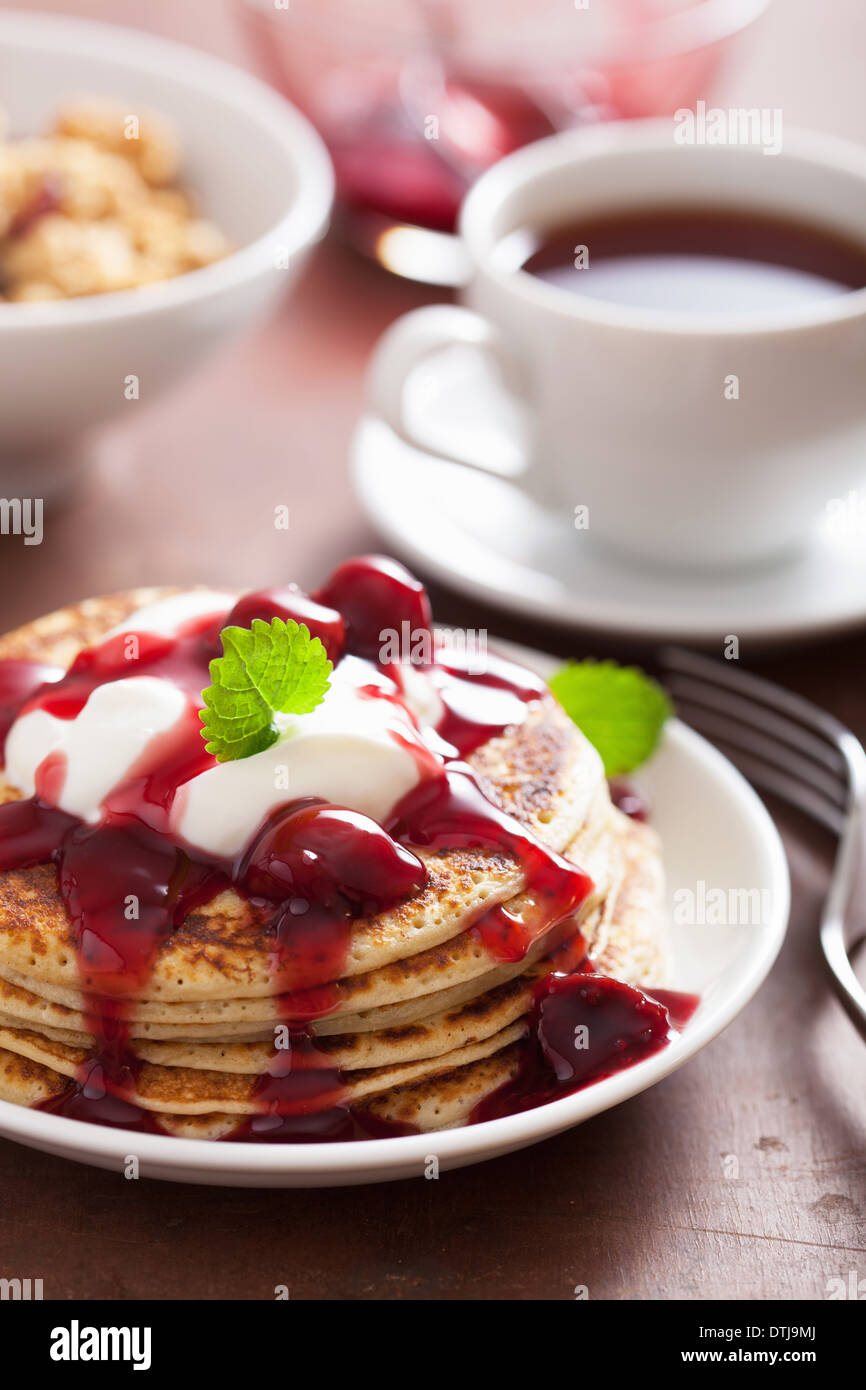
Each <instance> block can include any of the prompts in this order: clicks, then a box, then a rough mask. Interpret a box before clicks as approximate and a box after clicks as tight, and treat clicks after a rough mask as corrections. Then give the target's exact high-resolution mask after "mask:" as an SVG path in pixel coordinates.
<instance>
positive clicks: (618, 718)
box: [550, 661, 674, 777]
mask: <svg viewBox="0 0 866 1390" xmlns="http://www.w3.org/2000/svg"><path fill="white" fill-rule="evenodd" d="M550 688H551V690H552V691H553V693H554V695H555V696H556V698H557V700H558V701H559V703H560V704H561V705H562V707H563V709H564V710H565V712H566V714H567V715H568V716H569V718H571V719H573V720H574V722H575V724H576V725H577V726H578V728H579V729H580V730H581V731H582V733H584V734H585V735H586V737H587V738H588V739H589V741H590V743H592V744H594V745H595V747H596V748H597V749H598V751H599V753H600V754H601V757H602V761H603V763H604V771H605V775H606V776H607V777H617V776H619V775H620V774H621V773H624V772H633V771H634V769H635V768H636V767H640V765H641V763H645V762H646V761H647V759H648V758H649V757H651V756H652V754H653V753H654V752H655V749H656V746H657V744H658V741H659V739H660V737H661V732H662V729H663V727H664V723H665V720H666V719H668V718H670V716H671V715H672V714H673V712H674V710H673V705H672V704H671V702H670V700H669V699H668V697H667V695H666V694H665V692H664V691H663V690H662V688H661V686H660V685H657V684H656V682H655V681H654V680H650V678H649V676H646V675H644V673H643V671H639V670H637V668H636V667H634V666H619V665H617V663H616V662H615V661H569V662H567V664H566V665H565V666H563V667H562V668H561V670H559V671H557V673H556V675H555V676H554V677H553V679H552V680H551V682H550Z"/></svg>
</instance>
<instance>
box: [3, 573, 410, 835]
mask: <svg viewBox="0 0 866 1390" xmlns="http://www.w3.org/2000/svg"><path fill="white" fill-rule="evenodd" d="M233 601H234V600H233V598H232V596H231V595H225V594H217V593H214V592H212V591H195V592H192V593H187V594H180V595H177V596H173V597H170V598H167V599H163V600H160V601H159V602H157V603H155V604H153V605H151V606H149V607H148V608H146V609H142V610H141V611H140V612H138V613H135V614H133V615H132V617H131V618H129V619H127V621H126V622H125V623H124V624H122V625H121V626H119V627H118V628H116V629H114V630H113V634H111V635H116V634H117V633H118V632H121V633H134V632H156V633H160V634H162V635H164V636H171V635H173V634H174V633H176V632H177V631H178V629H179V628H180V627H181V626H182V624H183V623H185V622H187V621H189V620H190V619H192V618H195V617H204V616H206V615H209V614H211V613H213V614H216V615H219V614H221V613H225V612H226V611H227V610H228V609H229V608H230V607H231V606H232V603H233ZM412 694H413V697H414V698H412V699H411V701H410V699H409V698H407V693H406V692H404V691H401V690H400V689H398V686H397V684H396V683H395V682H394V681H392V680H390V679H389V678H388V677H387V676H385V675H384V674H383V673H382V671H381V670H380V669H379V668H378V667H376V666H375V665H373V664H372V663H371V662H367V661H364V660H362V659H360V658H358V657H352V656H348V657H344V658H343V660H342V661H340V662H339V664H338V665H337V667H336V668H335V670H334V671H333V673H332V676H331V687H330V689H329V690H328V692H327V694H326V695H325V698H324V700H323V701H322V702H321V704H320V705H318V706H317V708H316V709H314V710H313V711H312V712H311V713H309V714H302V715H278V716H277V719H276V723H277V727H278V729H279V733H280V737H279V740H278V742H276V743H274V744H272V746H271V747H270V748H267V749H265V750H264V751H263V752H261V753H255V754H253V755H252V756H250V757H248V758H240V759H237V760H236V761H233V762H225V763H214V765H213V766H212V767H210V768H208V769H207V770H206V771H204V772H202V773H199V774H198V775H197V776H194V777H191V778H189V779H188V780H187V781H185V782H182V783H181V784H180V785H179V786H178V788H177V790H176V791H175V793H174V796H173V799H172V802H171V805H170V808H169V824H170V827H171V830H172V832H173V834H175V835H176V836H177V837H178V838H179V839H181V840H183V841H185V842H186V843H187V844H189V845H190V846H192V847H194V848H198V849H200V850H202V851H203V852H204V853H205V854H206V855H209V856H214V857H219V858H234V857H236V856H237V855H239V854H241V853H243V851H244V849H245V848H246V847H247V845H248V844H249V843H250V841H251V840H252V839H253V838H254V836H255V835H256V833H257V831H258V830H259V828H260V827H261V825H262V823H263V821H264V820H265V819H266V818H267V816H268V815H269V814H270V813H271V812H272V811H274V810H276V809H277V808H278V807H279V806H281V805H285V803H286V802H289V801H294V800H296V799H298V798H300V797H307V796H317V797H322V798H324V799H325V800H327V801H331V802H334V803H336V804H337V805H341V806H346V807H348V808H350V809H351V810H354V811H359V812H361V813H363V814H365V815H368V816H371V817H372V818H373V819H374V820H376V821H379V822H382V821H384V820H385V819H387V816H388V813H389V812H390V811H391V809H392V808H393V807H394V806H395V805H396V803H397V802H398V801H399V800H400V799H401V797H403V796H405V795H406V793H407V792H409V791H411V789H412V788H413V787H414V786H416V785H417V783H418V782H419V780H420V779H421V778H422V777H423V776H426V775H429V773H430V771H431V770H432V769H433V766H434V759H433V757H432V755H431V752H430V750H429V748H428V747H427V745H426V744H425V742H424V739H423V737H422V734H421V732H420V731H419V727H418V723H422V724H423V723H425V722H426V719H429V718H430V716H431V715H432V714H433V713H434V708H435V697H431V695H430V693H425V692H424V691H422V690H421V689H419V687H418V682H417V681H414V682H413V691H412ZM415 705H417V707H418V711H419V714H420V716H421V718H420V720H418V722H416V718H415V717H414V711H413V709H412V706H415ZM188 716H189V696H188V695H187V694H186V693H185V692H184V691H183V690H181V689H180V688H179V687H178V686H176V685H174V684H173V683H172V682H171V681H170V680H166V679H163V678H161V677H155V676H147V675H142V676H130V677H127V678H124V679H119V680H112V681H108V682H106V683H105V684H103V685H99V686H97V687H96V688H95V689H94V690H93V691H92V692H91V694H90V695H89V697H88V699H87V701H86V703H85V704H84V706H83V707H82V709H81V710H80V711H79V713H78V714H77V715H76V716H75V718H73V719H58V718H56V717H55V716H53V715H52V714H49V713H48V712H47V711H45V710H41V709H34V710H31V711H29V712H28V713H25V714H23V715H21V716H20V717H19V718H18V719H17V720H16V721H15V722H14V723H13V725H12V728H11V730H10V732H9V736H8V738H7V742H6V775H7V777H8V778H9V780H10V782H12V783H13V784H14V785H15V786H16V787H17V788H18V789H19V790H20V791H21V792H23V793H24V794H25V795H27V796H32V795H33V794H34V792H35V789H36V783H37V774H38V771H39V768H40V766H41V764H42V763H43V762H44V760H45V759H46V758H47V757H49V755H52V754H55V755H58V754H59V755H61V756H62V758H63V761H64V764H65V776H64V778H63V781H62V786H61V788H60V791H59V793H58V797H57V805H58V806H59V808H60V809H61V810H63V811H66V812H68V813H69V814H70V815H75V816H78V817H80V819H82V820H84V821H88V822H91V823H96V822H98V821H99V820H100V819H101V817H102V814H103V803H104V802H105V800H106V798H107V797H108V796H109V795H110V794H111V793H112V792H113V791H114V790H115V789H116V788H118V787H119V786H121V785H122V784H123V782H124V781H125V780H126V778H127V777H128V776H129V775H130V774H131V773H132V771H133V769H134V768H135V766H136V764H140V760H141V759H142V758H143V757H146V755H147V753H148V749H149V747H150V745H151V743H152V742H153V741H154V740H158V739H160V738H163V737H164V736H165V735H166V734H167V733H169V731H171V730H172V729H174V728H175V727H176V726H177V727H179V726H180V724H181V721H183V720H184V719H186V718H188ZM425 717H426V718H425Z"/></svg>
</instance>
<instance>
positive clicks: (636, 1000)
mask: <svg viewBox="0 0 866 1390" xmlns="http://www.w3.org/2000/svg"><path fill="white" fill-rule="evenodd" d="M591 970H592V967H591V965H590V964H589V962H586V970H585V971H578V972H577V973H573V974H570V975H548V976H547V978H546V979H544V980H542V981H541V982H540V983H539V985H538V986H537V989H536V993H535V1001H534V1003H533V1007H532V1010H531V1013H530V1016H529V1037H528V1039H527V1043H526V1046H525V1048H524V1050H523V1054H522V1058H521V1064H520V1070H519V1072H518V1074H517V1076H516V1077H515V1078H514V1080H513V1081H509V1082H507V1084H506V1085H505V1086H502V1087H500V1089H499V1090H498V1091H495V1092H494V1093H493V1094H492V1095H490V1096H488V1097H487V1098H486V1099H485V1100H483V1101H482V1102H481V1103H480V1105H478V1106H476V1108H475V1110H474V1111H473V1114H472V1121H471V1122H472V1123H474V1124H478V1123H480V1122H481V1121H482V1120H495V1119H500V1118H501V1117H502V1116H504V1115H513V1114H515V1113H517V1112H518V1111H522V1110H531V1109H534V1108H535V1106H537V1105H545V1104H547V1103H548V1102H549V1101H552V1100H558V1099H560V1098H561V1097H562V1096H566V1095H571V1094H573V1093H574V1092H575V1091H580V1090H582V1089H583V1088H584V1087H585V1086H589V1085H591V1084H592V1083H593V1082H595V1081H601V1080H603V1079H604V1078H605V1077H608V1076H613V1075H614V1074H615V1073H616V1072H618V1071H622V1070H623V1069H624V1068H626V1067H631V1066H634V1065H635V1063H636V1062H642V1061H644V1059H645V1058H647V1057H652V1056H653V1054H654V1053H656V1052H660V1051H661V1049H662V1048H663V1047H666V1046H667V1044H668V1043H669V1042H670V1041H671V1039H672V1038H673V1036H674V1035H675V1032H676V1031H677V1030H678V1029H681V1028H683V1027H684V1026H685V1024H686V1023H687V1022H688V1020H689V1018H690V1017H691V1015H692V1014H693V1013H694V1010H695V1009H696V1007H697V1005H698V1002H699V1001H698V999H697V997H696V996H695V995H686V994H677V993H676V992H674V991H673V990H664V991H656V990H651V991H649V992H644V991H642V990H640V989H635V988H634V987H633V986H632V985H627V984H624V983H623V982H622V981H621V980H612V979H610V978H609V977H608V976H606V975H596V974H594V973H590V972H591Z"/></svg>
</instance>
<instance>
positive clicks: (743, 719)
mask: <svg viewBox="0 0 866 1390" xmlns="http://www.w3.org/2000/svg"><path fill="white" fill-rule="evenodd" d="M669 689H670V692H671V694H672V695H673V697H674V701H675V703H677V704H679V702H680V700H682V699H691V700H693V701H694V702H695V703H697V704H700V705H703V706H705V707H706V708H707V709H710V710H717V711H718V712H719V713H720V714H722V715H726V716H729V717H731V718H734V719H736V720H737V722H738V723H739V724H740V725H746V726H747V727H748V728H751V729H755V730H756V731H757V732H758V733H760V734H761V735H762V736H763V737H767V736H769V737H771V738H773V739H774V740H776V741H778V742H780V743H783V744H786V745H787V747H788V748H790V749H792V750H793V751H794V753H795V755H796V757H797V758H798V759H799V760H806V759H809V760H813V761H814V762H815V763H817V764H819V766H820V768H823V769H827V770H829V772H830V773H832V774H833V781H834V783H836V782H838V779H839V778H840V777H845V778H846V780H847V768H846V764H845V759H844V758H843V756H842V754H841V753H840V751H839V747H838V744H836V742H835V741H834V742H833V743H832V744H831V743H828V742H827V739H826V738H825V737H824V736H822V735H818V734H814V733H812V732H811V731H810V730H808V729H804V728H803V726H802V725H801V724H795V723H794V722H793V721H792V720H790V719H788V718H787V717H786V716H785V715H783V714H779V713H777V712H776V711H775V710H773V711H772V712H771V711H770V710H769V708H768V707H767V706H764V705H756V704H755V703H754V702H753V701H752V700H749V699H747V698H746V697H745V696H744V695H740V694H738V693H737V691H736V690H733V689H729V688H727V687H726V688H724V689H723V690H719V688H718V686H715V685H713V686H711V685H709V684H708V683H707V682H706V681H704V680H697V679H696V678H695V677H694V676H681V675H679V674H677V673H674V675H673V678H672V679H671V680H670V681H669ZM786 756H787V755H786ZM807 771H808V773H809V775H811V773H812V768H811V767H810V768H808V769H807ZM820 775H826V774H823V773H822V774H820Z"/></svg>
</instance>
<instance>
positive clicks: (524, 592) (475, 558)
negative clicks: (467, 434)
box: [352, 416, 866, 650]
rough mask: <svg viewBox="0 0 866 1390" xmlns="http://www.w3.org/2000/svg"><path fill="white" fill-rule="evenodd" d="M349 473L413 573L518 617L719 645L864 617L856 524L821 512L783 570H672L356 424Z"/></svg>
mask: <svg viewBox="0 0 866 1390" xmlns="http://www.w3.org/2000/svg"><path fill="white" fill-rule="evenodd" d="M443 428H444V427H443V423H442V421H441V419H440V421H439V422H438V427H437V432H441V431H442V430H443ZM495 432H496V434H497V435H501V433H502V431H500V430H498V429H497V430H496V431H495ZM510 437H511V442H512V444H513V439H514V435H513V433H512V434H511V436H510ZM352 472H353V477H354V482H355V487H356V490H357V493H358V496H359V498H360V501H361V504H362V506H363V508H364V510H365V512H366V514H367V516H368V517H369V518H370V520H371V521H372V522H373V524H374V525H375V526H376V528H377V530H378V531H379V532H380V533H381V534H382V536H383V537H384V539H385V541H386V543H387V545H388V548H389V549H392V550H394V551H395V552H396V553H397V554H398V555H400V556H402V557H403V558H404V559H406V560H407V561H408V562H409V564H410V565H414V566H416V567H417V568H418V570H419V571H420V572H421V573H422V575H423V574H425V573H426V574H427V575H430V576H433V577H434V578H436V579H438V580H440V581H441V582H442V583H443V584H446V585H448V586H450V587H452V588H456V589H459V590H461V591H462V592H464V593H466V594H469V595H470V596H471V597H472V598H475V599H478V600H480V601H482V602H485V603H490V604H494V605H496V607H498V608H502V609H505V610H506V611H509V612H512V613H517V614H519V615H520V616H521V617H529V618H533V619H535V620H542V621H546V622H550V623H556V624H559V625H562V626H564V627H581V628H591V629H593V630H596V631H602V632H605V633H608V634H617V633H624V634H629V635H632V636H635V635H636V636H639V637H643V638H648V639H654V638H679V639H681V640H693V641H697V642H708V643H713V644H718V647H719V650H721V646H722V643H723V640H724V638H725V637H726V636H727V635H728V634H735V635H737V636H738V637H740V638H741V639H744V638H751V639H753V640H758V639H760V640H761V641H771V640H774V639H776V640H778V639H784V638H794V637H801V638H802V637H816V636H819V635H822V634H829V633H832V632H838V631H841V630H843V629H846V628H850V627H853V626H855V625H857V624H858V623H863V622H866V530H864V528H863V526H862V524H861V525H860V526H858V525H856V524H854V525H850V526H849V525H845V526H843V527H841V528H840V527H839V523H838V522H837V523H836V525H835V528H834V526H833V525H832V524H831V519H830V517H829V515H828V517H827V518H826V519H823V518H822V519H821V521H820V523H818V524H816V528H815V534H814V537H813V539H812V540H811V542H810V543H809V545H808V546H807V548H806V549H805V550H804V551H803V553H802V554H801V555H799V556H797V557H794V558H792V559H791V560H789V561H787V562H785V563H783V564H777V565H775V566H773V567H768V568H766V569H758V570H750V571H748V572H747V573H742V572H741V573H736V574H735V573H732V572H722V573H718V572H707V573H704V574H694V573H691V572H689V573H688V574H683V573H681V572H680V573H677V572H676V571H674V570H668V571H664V570H661V569H654V568H650V567H648V566H642V565H639V564H638V563H630V562H629V561H628V560H623V559H620V558H619V557H617V556H615V555H613V554H612V553H611V552H609V551H606V550H605V549H604V548H602V547H601V546H598V545H597V544H596V543H595V542H594V541H593V540H592V539H591V536H590V533H589V532H586V531H576V530H575V529H574V526H573V523H572V519H571V518H570V517H568V516H567V515H564V516H560V515H555V514H553V513H552V512H549V511H546V510H544V509H542V508H541V507H539V506H538V505H537V504H536V503H535V502H533V501H532V500H531V499H530V498H528V497H527V496H526V494H525V493H523V492H522V491H521V490H520V489H519V488H518V487H517V486H516V485H515V484H514V483H511V482H509V481H507V480H506V479H504V478H499V477H495V476H493V475H490V474H484V473H476V472H473V471H471V470H470V469H468V468H461V467H460V466H459V465H457V464H449V463H442V462H440V461H439V460H438V459H436V458H434V457H432V456H431V455H429V454H426V453H423V452H420V451H419V450H417V449H413V448H411V447H409V446H408V445H406V444H404V443H403V442H402V440H400V439H399V438H398V437H397V436H396V435H395V434H393V432H392V431H391V430H390V429H389V428H388V426H387V425H385V424H383V423H382V422H381V421H379V420H377V419H374V418H371V417H369V416H368V417H366V418H364V419H363V420H362V421H361V423H360V424H359V426H358V429H357V432H356V435H355V440H354V445H353V450H352ZM864 498H866V492H864ZM864 509H866V501H864ZM858 510H859V509H858V508H857V507H856V506H855V508H854V512H855V522H856V513H857V511H858Z"/></svg>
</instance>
